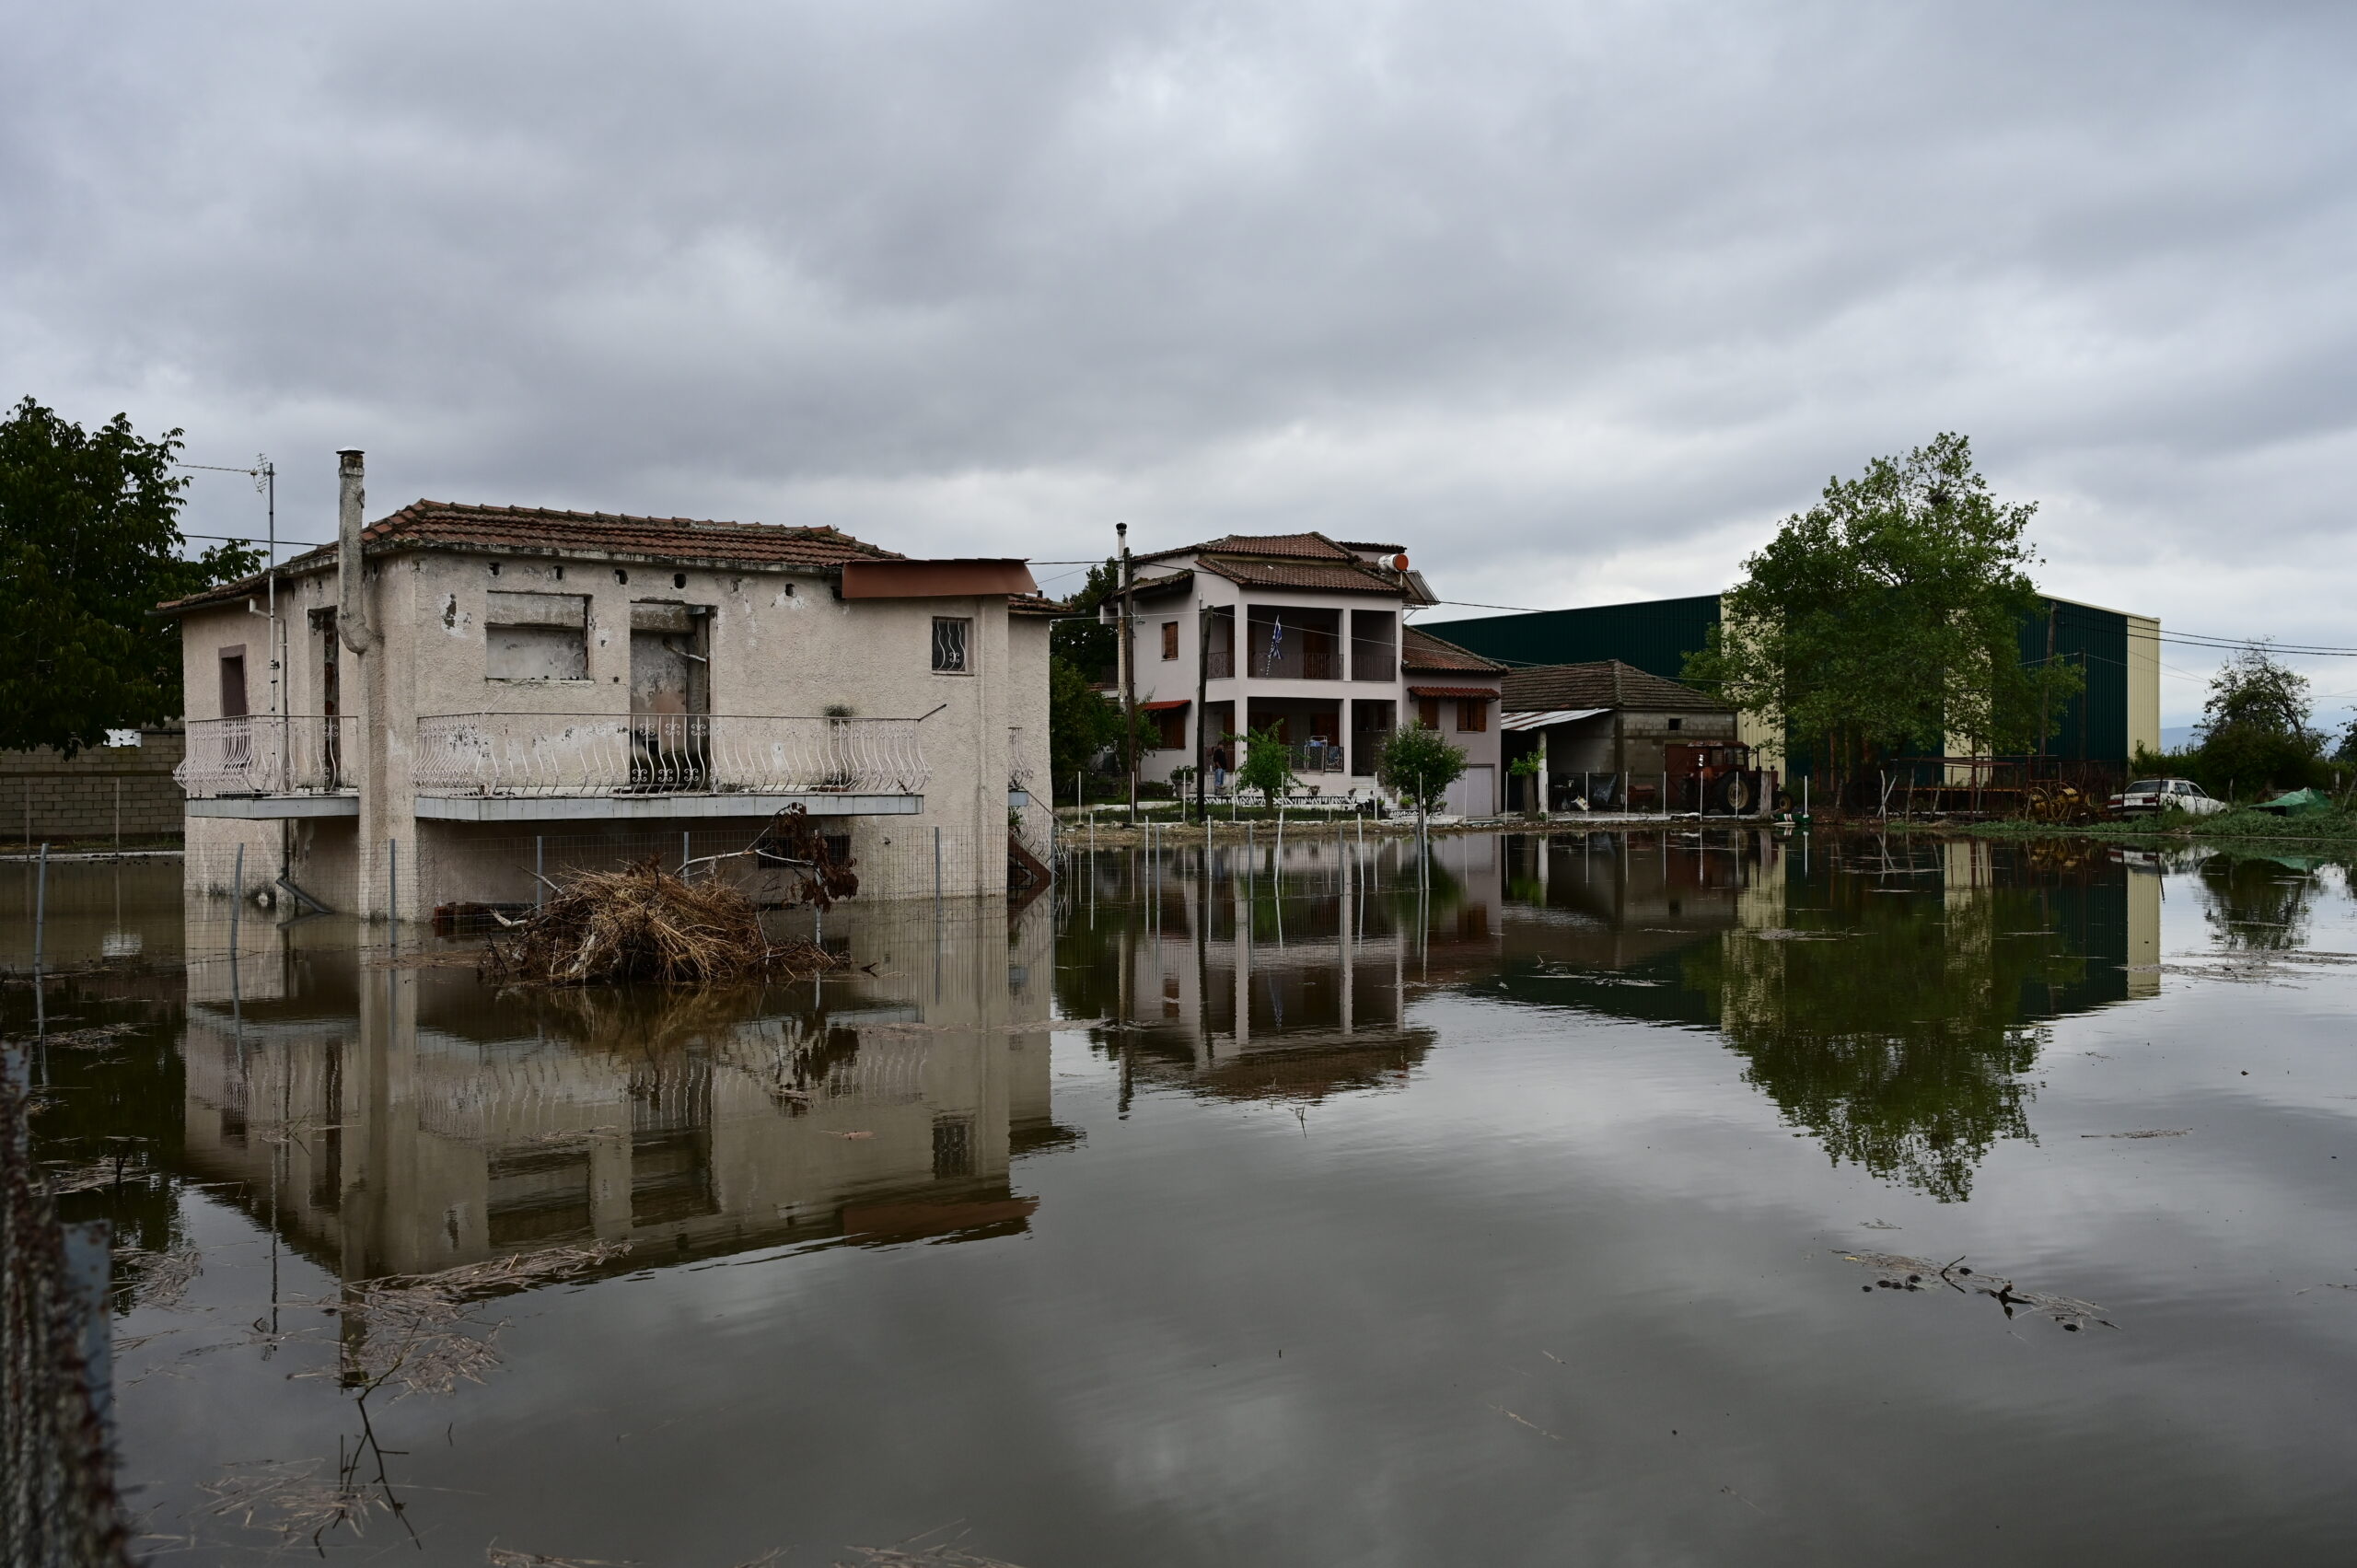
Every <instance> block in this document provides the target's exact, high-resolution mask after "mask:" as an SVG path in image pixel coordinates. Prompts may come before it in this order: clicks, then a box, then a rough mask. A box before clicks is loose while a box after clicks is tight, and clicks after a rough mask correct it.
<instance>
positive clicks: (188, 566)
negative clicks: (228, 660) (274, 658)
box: [0, 398, 261, 755]
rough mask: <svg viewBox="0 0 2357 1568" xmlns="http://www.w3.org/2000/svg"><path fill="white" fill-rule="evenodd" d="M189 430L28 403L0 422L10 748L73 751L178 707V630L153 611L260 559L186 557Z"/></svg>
mask: <svg viewBox="0 0 2357 1568" xmlns="http://www.w3.org/2000/svg"><path fill="white" fill-rule="evenodd" d="M179 452H180V432H179V431H178V430H168V431H166V432H165V433H164V434H163V436H162V437H161V438H160V439H158V440H155V441H149V440H145V439H143V438H142V437H141V436H138V435H136V434H134V432H133V430H132V428H131V421H130V419H129V418H128V417H127V416H126V415H123V414H117V415H115V417H114V418H113V419H112V420H111V421H110V422H109V423H108V424H103V425H101V426H99V428H98V429H96V430H91V431H85V430H84V429H83V428H82V427H81V426H80V425H77V424H70V423H68V422H67V421H65V420H64V419H61V418H59V417H58V415H57V414H56V413H55V412H53V411H52V410H50V409H46V408H43V407H42V406H41V404H39V403H37V402H35V401H33V400H32V399H30V398H27V399H25V400H24V401H22V402H20V403H18V404H17V406H16V408H14V409H13V410H11V411H10V412H9V413H8V415H7V417H6V419H5V420H0V749H8V750H16V749H24V748H28V747H34V746H54V747H56V748H57V749H59V750H61V751H64V752H66V753H68V754H69V755H70V754H71V753H73V752H75V751H77V750H79V749H82V748H83V747H85V746H90V745H95V744H96V743H97V742H98V741H99V739H100V738H102V737H103V735H104V733H105V732H106V731H107V730H109V729H111V728H130V727H133V726H139V725H146V724H156V723H160V722H161V721H163V720H165V719H169V718H175V717H178V716H179V715H180V628H179V627H178V626H177V625H175V624H173V623H172V622H170V621H157V620H155V619H153V618H152V617H150V616H149V614H148V611H149V610H154V609H155V608H156V606H157V605H158V604H159V603H162V602H163V601H164V600H166V599H173V598H182V597H184V596H186V595H188V594H192V593H195V592H196V591H197V590H199V589H200V588H204V587H210V586H212V585H213V584H215V583H219V582H226V581H229V580H231V579H233V578H237V577H241V576H245V575H248V574H250V573H251V572H254V571H256V570H259V569H260V567H261V552H260V551H257V550H255V549H253V548H252V547H251V546H250V545H242V544H221V545H215V547H214V548H212V549H211V550H208V551H206V552H204V553H203V554H202V555H200V556H198V557H197V558H196V559H195V560H193V561H190V560H184V559H182V558H181V556H180V550H181V549H182V547H183V546H184V545H185V543H186V541H185V540H183V539H182V538H181V537H180V507H181V506H182V505H183V504H184V498H183V496H182V494H181V492H182V491H184V490H185V489H186V488H187V486H188V479H187V477H186V476H185V475H178V474H174V473H173V472H172V462H173V459H174V458H175V456H176V455H177V454H178V453H179Z"/></svg>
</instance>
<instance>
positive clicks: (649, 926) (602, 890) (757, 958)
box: [483, 858, 836, 985]
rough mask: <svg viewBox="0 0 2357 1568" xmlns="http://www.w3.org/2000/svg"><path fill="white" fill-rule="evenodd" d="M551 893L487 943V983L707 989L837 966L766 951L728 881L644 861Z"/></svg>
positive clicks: (824, 959)
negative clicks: (687, 874) (692, 875)
mask: <svg viewBox="0 0 2357 1568" xmlns="http://www.w3.org/2000/svg"><path fill="white" fill-rule="evenodd" d="M551 886H552V889H554V890H553V891H552V893H551V894H550V895H549V897H548V899H547V900H546V901H545V902H543V903H542V904H541V905H540V908H538V909H536V910H534V911H532V912H530V913H529V914H528V915H526V916H525V917H524V918H523V919H521V920H518V921H513V922H507V923H506V924H507V926H508V930H507V932H506V933H505V935H502V936H495V937H493V939H492V941H491V943H490V946H489V947H488V949H487V951H486V952H485V954H484V958H483V972H484V974H485V975H486V976H488V977H489V978H491V979H493V980H497V981H523V982H526V983H532V984H540V985H619V984H628V983H631V982H633V981H638V982H645V983H653V984H658V985H708V984H714V983H726V982H728V981H748V980H757V979H771V978H775V979H794V978H798V977H804V976H808V975H812V974H816V973H819V971H821V970H830V969H833V968H835V967H836V966H835V960H834V959H833V958H830V957H829V956H828V954H827V952H826V951H825V949H823V948H821V947H819V946H818V945H817V944H815V943H810V942H800V941H795V942H787V943H784V944H783V945H773V944H772V942H771V941H770V939H769V937H768V935H766V934H765V933H764V932H763V931H762V930H761V912H760V911H759V910H758V909H757V908H756V907H755V906H754V903H753V900H750V899H749V898H747V897H746V896H745V895H744V894H743V893H742V892H740V891H739V890H737V889H736V888H735V887H733V886H731V885H730V884H728V883H726V882H724V881H721V880H719V879H718V878H716V877H707V878H704V879H702V880H698V881H689V880H687V879H686V878H684V877H679V876H678V875H677V874H675V873H672V872H668V871H666V870H664V869H663V867H662V865H661V863H660V862H659V861H658V860H656V859H653V858H649V859H647V860H644V861H641V862H640V863H638V864H637V865H632V866H628V867H626V868H624V869H622V870H621V871H582V872H575V873H574V874H573V875H572V876H570V877H566V878H565V880H564V881H563V882H562V883H552V884H551Z"/></svg>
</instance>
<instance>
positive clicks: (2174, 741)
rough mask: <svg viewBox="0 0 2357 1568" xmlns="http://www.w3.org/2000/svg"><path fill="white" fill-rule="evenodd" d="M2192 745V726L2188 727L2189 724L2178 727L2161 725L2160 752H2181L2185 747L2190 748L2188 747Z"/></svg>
mask: <svg viewBox="0 0 2357 1568" xmlns="http://www.w3.org/2000/svg"><path fill="white" fill-rule="evenodd" d="M2192 744H2193V726H2191V725H2189V724H2179V725H2163V726H2161V749H2162V750H2164V751H2182V750H2184V749H2186V748H2187V747H2189V746H2190V745H2192Z"/></svg>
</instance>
